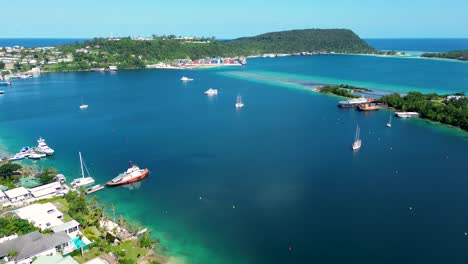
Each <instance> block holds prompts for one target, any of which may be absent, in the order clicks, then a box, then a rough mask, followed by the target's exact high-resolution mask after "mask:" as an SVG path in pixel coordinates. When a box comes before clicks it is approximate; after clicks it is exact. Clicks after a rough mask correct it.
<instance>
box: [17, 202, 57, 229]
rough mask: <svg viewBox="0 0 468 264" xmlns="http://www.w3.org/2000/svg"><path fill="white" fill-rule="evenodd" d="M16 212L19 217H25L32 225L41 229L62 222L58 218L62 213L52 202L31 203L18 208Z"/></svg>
mask: <svg viewBox="0 0 468 264" xmlns="http://www.w3.org/2000/svg"><path fill="white" fill-rule="evenodd" d="M16 214H17V215H18V217H20V218H21V219H26V220H28V221H29V222H30V223H32V224H33V225H34V226H36V227H39V228H41V229H46V228H52V227H53V226H58V225H62V224H63V222H62V221H61V220H60V218H62V217H63V213H62V212H60V211H59V210H58V209H57V207H55V205H53V204H52V203H45V204H31V205H28V206H25V207H23V208H20V209H18V210H17V211H16Z"/></svg>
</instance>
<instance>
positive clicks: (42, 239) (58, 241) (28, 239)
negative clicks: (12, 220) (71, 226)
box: [0, 231, 75, 264]
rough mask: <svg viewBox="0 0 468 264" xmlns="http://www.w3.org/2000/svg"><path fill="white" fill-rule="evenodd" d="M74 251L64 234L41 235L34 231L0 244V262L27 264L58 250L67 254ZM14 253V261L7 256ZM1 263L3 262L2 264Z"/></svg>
mask: <svg viewBox="0 0 468 264" xmlns="http://www.w3.org/2000/svg"><path fill="white" fill-rule="evenodd" d="M74 249H75V246H74V244H73V243H72V242H70V237H69V236H68V235H67V234H66V233H65V232H59V233H53V234H49V235H43V234H41V233H39V231H35V232H32V233H29V234H26V235H23V236H20V237H17V238H15V239H12V240H9V241H6V242H3V243H1V244H0V262H2V261H4V262H5V263H14V264H29V263H32V262H33V259H35V258H36V257H39V256H54V255H56V254H58V252H59V250H60V251H63V253H69V252H71V251H73V250H74ZM12 251H14V252H16V257H15V259H14V260H10V259H9V256H8V254H9V253H10V252H12ZM2 263H3V262H2Z"/></svg>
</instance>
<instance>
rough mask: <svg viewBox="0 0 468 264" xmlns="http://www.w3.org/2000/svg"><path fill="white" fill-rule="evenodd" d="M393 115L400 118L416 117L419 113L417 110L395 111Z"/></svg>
mask: <svg viewBox="0 0 468 264" xmlns="http://www.w3.org/2000/svg"><path fill="white" fill-rule="evenodd" d="M395 115H396V116H398V117H400V118H411V117H418V116H419V113H417V112H395Z"/></svg>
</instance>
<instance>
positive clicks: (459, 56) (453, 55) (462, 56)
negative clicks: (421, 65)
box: [421, 50, 468, 61]
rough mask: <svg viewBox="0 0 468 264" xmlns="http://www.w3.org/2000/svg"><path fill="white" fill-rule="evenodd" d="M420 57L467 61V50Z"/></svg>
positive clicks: (428, 54)
mask: <svg viewBox="0 0 468 264" xmlns="http://www.w3.org/2000/svg"><path fill="white" fill-rule="evenodd" d="M421 57H426V58H440V59H452V60H461V61H468V50H452V51H447V52H441V53H424V54H423V55H421Z"/></svg>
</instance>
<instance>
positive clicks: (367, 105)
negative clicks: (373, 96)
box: [358, 103, 380, 111]
mask: <svg viewBox="0 0 468 264" xmlns="http://www.w3.org/2000/svg"><path fill="white" fill-rule="evenodd" d="M358 109H359V110H361V111H375V110H379V109H380V107H379V106H378V105H376V104H373V103H365V104H359V105H358Z"/></svg>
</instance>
